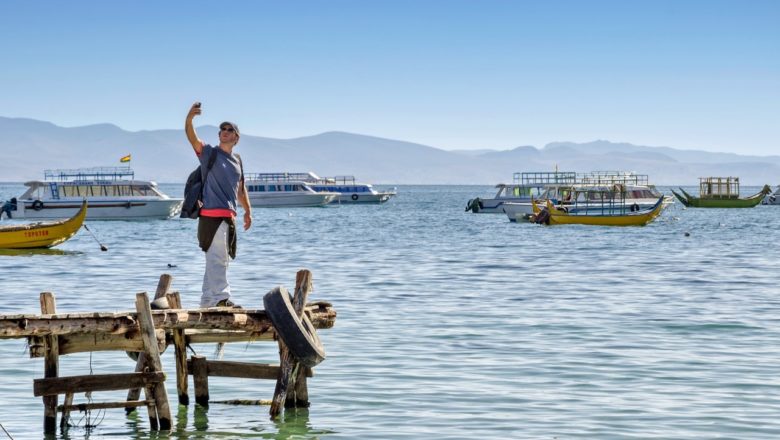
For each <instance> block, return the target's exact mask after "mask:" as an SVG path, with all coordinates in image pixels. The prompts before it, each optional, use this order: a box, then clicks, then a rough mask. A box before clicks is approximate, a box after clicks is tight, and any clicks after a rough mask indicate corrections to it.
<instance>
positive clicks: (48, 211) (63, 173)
mask: <svg viewBox="0 0 780 440" xmlns="http://www.w3.org/2000/svg"><path fill="white" fill-rule="evenodd" d="M134 177H135V173H134V172H133V170H132V169H131V168H130V167H99V168H80V169H72V170H45V171H44V181H39V180H34V181H30V182H26V183H25V184H24V185H25V186H27V190H26V191H25V192H24V194H22V195H21V196H19V197H18V198H15V199H16V200H14V199H12V200H11V205H13V206H14V208H15V209H14V210H12V211H11V213H12V216H13V218H15V219H16V218H23V219H53V218H68V217H72V216H73V215H75V214H76V212H78V210H79V208H80V207H81V202H82V200H84V199H86V200H87V202H88V203H89V211H88V212H87V219H88V220H96V219H101V220H118V219H155V218H159V219H166V218H170V217H173V216H175V215H177V214H178V213H179V211H180V210H181V204H182V201H183V199H180V198H171V197H168V196H167V195H166V194H164V193H162V192H161V191H160V190H159V189H158V188H157V184H156V183H155V182H151V181H143V180H135V179H134ZM14 201H15V203H13V202H14Z"/></svg>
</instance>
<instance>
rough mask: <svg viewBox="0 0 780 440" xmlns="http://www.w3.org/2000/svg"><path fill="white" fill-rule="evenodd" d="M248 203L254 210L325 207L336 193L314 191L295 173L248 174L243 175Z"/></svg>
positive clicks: (337, 194)
mask: <svg viewBox="0 0 780 440" xmlns="http://www.w3.org/2000/svg"><path fill="white" fill-rule="evenodd" d="M245 178H246V189H247V195H248V196H249V203H251V204H252V206H253V207H255V208H305V207H313V206H325V205H327V204H328V203H331V202H332V201H334V200H336V198H337V197H339V193H337V192H328V191H315V190H314V188H312V186H311V184H310V183H309V182H307V181H306V179H305V178H303V176H300V175H298V174H295V173H248V174H246V175H245Z"/></svg>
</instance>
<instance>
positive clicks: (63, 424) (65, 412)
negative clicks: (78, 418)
mask: <svg viewBox="0 0 780 440" xmlns="http://www.w3.org/2000/svg"><path fill="white" fill-rule="evenodd" d="M70 405H73V393H65V401H64V402H62V418H60V430H61V431H64V430H66V429H68V419H69V418H70V409H69V408H68V407H69V406H70Z"/></svg>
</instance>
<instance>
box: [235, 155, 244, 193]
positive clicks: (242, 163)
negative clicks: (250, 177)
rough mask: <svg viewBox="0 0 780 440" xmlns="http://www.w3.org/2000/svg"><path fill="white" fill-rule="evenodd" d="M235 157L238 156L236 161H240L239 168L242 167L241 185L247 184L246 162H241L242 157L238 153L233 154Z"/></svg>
mask: <svg viewBox="0 0 780 440" xmlns="http://www.w3.org/2000/svg"><path fill="white" fill-rule="evenodd" d="M233 155H234V156H236V159H238V166H239V167H241V184H244V185H245V184H246V182H245V180H244V161H243V160H241V156H240V155H239V154H238V153H233Z"/></svg>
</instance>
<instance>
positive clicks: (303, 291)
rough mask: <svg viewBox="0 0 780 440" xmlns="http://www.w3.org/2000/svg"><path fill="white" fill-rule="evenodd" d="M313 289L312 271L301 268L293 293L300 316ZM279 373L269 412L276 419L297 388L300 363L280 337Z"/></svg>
mask: <svg viewBox="0 0 780 440" xmlns="http://www.w3.org/2000/svg"><path fill="white" fill-rule="evenodd" d="M310 290H312V281H311V272H309V271H308V270H305V269H304V270H300V271H298V273H297V274H296V275H295V293H294V294H293V302H292V304H293V308H294V309H295V312H296V313H297V314H298V316H301V315H303V313H304V304H306V299H307V298H308V296H309V291H310ZM278 342H279V375H278V377H277V380H276V388H275V389H274V397H273V399H272V401H271V409H270V410H269V413H270V415H271V418H272V419H274V418H276V417H278V416H279V414H280V413H281V411H282V408H284V407H285V402H286V401H287V394H288V390H294V389H295V383H294V382H295V380H296V379H297V374H298V373H297V368H296V367H297V366H298V363H297V362H296V361H295V359H294V357H293V356H292V354H291V353H290V351H289V349H288V348H287V346H286V345H285V344H284V342H283V341H282V340H281V339H279V341H278Z"/></svg>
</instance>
